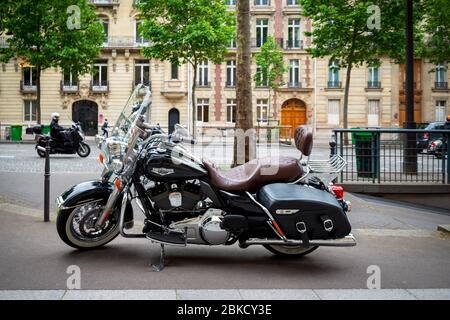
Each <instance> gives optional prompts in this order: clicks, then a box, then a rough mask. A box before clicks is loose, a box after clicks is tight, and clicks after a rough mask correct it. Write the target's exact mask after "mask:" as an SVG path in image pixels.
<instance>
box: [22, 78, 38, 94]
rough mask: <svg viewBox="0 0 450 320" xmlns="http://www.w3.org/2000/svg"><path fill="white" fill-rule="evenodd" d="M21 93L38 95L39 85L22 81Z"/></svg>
mask: <svg viewBox="0 0 450 320" xmlns="http://www.w3.org/2000/svg"><path fill="white" fill-rule="evenodd" d="M20 92H22V93H36V92H37V85H36V83H34V84H33V83H30V82H29V81H23V80H20Z"/></svg>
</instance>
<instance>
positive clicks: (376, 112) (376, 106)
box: [367, 100, 380, 127]
mask: <svg viewBox="0 0 450 320" xmlns="http://www.w3.org/2000/svg"><path fill="white" fill-rule="evenodd" d="M367 125H368V126H371V127H377V126H379V125H380V100H369V102H368V110H367Z"/></svg>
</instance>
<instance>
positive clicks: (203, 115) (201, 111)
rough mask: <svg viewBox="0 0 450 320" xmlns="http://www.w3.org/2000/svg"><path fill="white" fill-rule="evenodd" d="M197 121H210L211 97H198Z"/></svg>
mask: <svg viewBox="0 0 450 320" xmlns="http://www.w3.org/2000/svg"><path fill="white" fill-rule="evenodd" d="M197 121H198V122H209V99H197Z"/></svg>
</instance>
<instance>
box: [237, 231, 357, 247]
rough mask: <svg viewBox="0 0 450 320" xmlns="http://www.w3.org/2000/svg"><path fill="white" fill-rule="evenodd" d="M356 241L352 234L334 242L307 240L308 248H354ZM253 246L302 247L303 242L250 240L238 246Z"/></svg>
mask: <svg viewBox="0 0 450 320" xmlns="http://www.w3.org/2000/svg"><path fill="white" fill-rule="evenodd" d="M356 244H357V243H356V239H355V237H354V236H353V235H352V234H349V235H348V236H346V237H344V238H340V239H335V240H332V239H330V240H309V245H310V247H316V246H317V247H354V246H356ZM253 245H284V246H286V245H287V246H289V245H292V246H299V245H303V241H301V240H287V242H286V241H281V240H268V239H264V240H260V239H250V240H248V241H245V242H243V243H241V244H240V245H239V246H240V247H241V248H247V247H249V246H253Z"/></svg>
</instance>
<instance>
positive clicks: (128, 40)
mask: <svg viewBox="0 0 450 320" xmlns="http://www.w3.org/2000/svg"><path fill="white" fill-rule="evenodd" d="M148 44H149V43H148V41H146V40H143V39H142V38H136V37H107V38H105V42H104V43H103V47H104V48H138V47H145V46H148Z"/></svg>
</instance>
